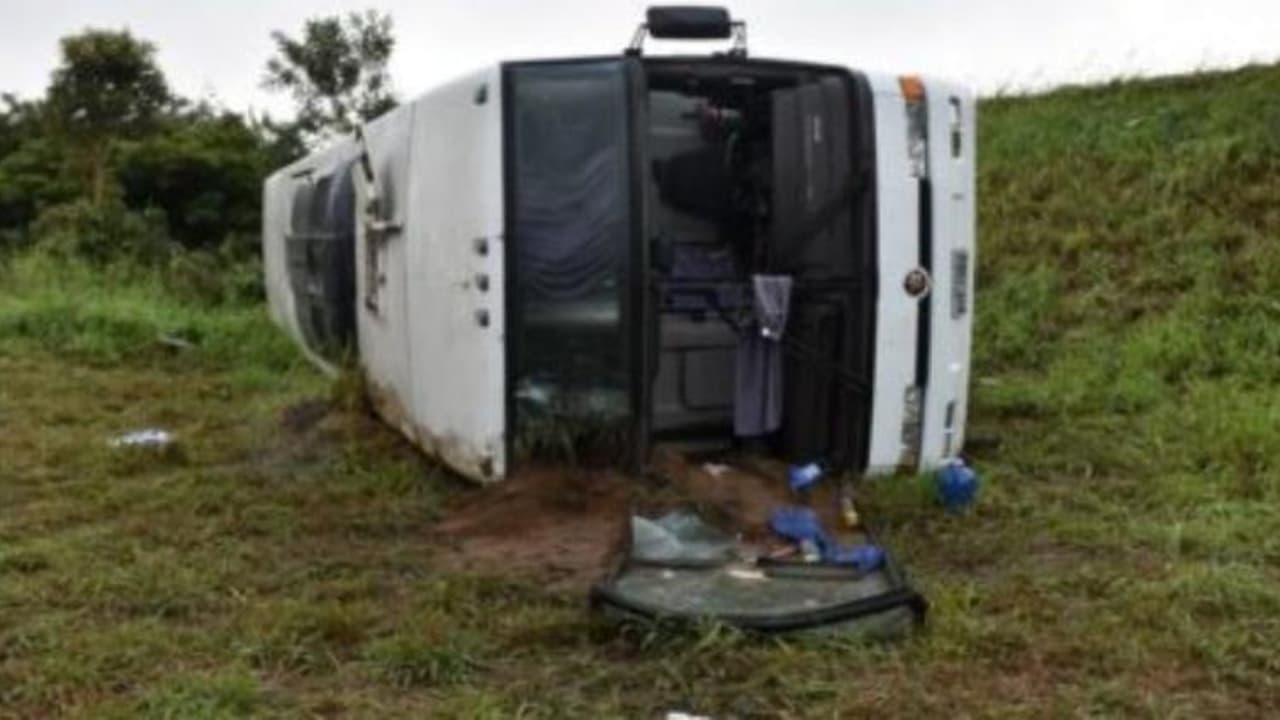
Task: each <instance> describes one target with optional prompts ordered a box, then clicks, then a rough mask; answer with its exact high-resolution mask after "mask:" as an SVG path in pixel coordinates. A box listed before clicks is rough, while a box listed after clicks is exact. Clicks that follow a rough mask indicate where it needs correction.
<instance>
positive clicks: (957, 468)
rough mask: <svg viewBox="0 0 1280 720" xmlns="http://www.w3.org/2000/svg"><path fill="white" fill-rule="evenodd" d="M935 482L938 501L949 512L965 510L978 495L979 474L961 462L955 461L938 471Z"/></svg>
mask: <svg viewBox="0 0 1280 720" xmlns="http://www.w3.org/2000/svg"><path fill="white" fill-rule="evenodd" d="M934 482H935V484H936V487H937V491H938V501H939V502H940V503H942V506H943V507H945V508H946V509H948V510H952V511H958V510H963V509H964V508H966V507H969V506H970V505H972V504H973V501H974V499H975V498H976V497H977V495H978V484H979V480H978V473H976V472H974V470H973V468H971V467H969V466H968V465H966V464H965V463H964V462H963V461H961V460H954V461H952V462H951V463H949V464H947V465H946V466H945V467H943V468H942V469H941V470H939V471H938V474H937V476H936V478H935V479H934Z"/></svg>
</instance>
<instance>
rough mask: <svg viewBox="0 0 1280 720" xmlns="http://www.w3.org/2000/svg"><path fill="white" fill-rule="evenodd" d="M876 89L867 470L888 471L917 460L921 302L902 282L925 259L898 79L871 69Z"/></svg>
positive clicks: (917, 193)
mask: <svg viewBox="0 0 1280 720" xmlns="http://www.w3.org/2000/svg"><path fill="white" fill-rule="evenodd" d="M870 80H871V83H872V89H873V92H874V96H875V123H876V183H877V184H878V187H877V194H876V197H877V222H878V225H879V227H878V233H877V236H878V237H877V241H878V257H879V259H880V268H879V276H880V279H879V297H878V298H877V304H876V350H875V352H876V359H875V383H874V386H873V392H872V415H871V450H870V453H869V454H868V463H867V473H868V474H886V473H891V472H893V471H894V470H895V469H896V468H898V467H899V466H903V465H907V466H914V465H915V463H916V456H915V448H914V445H915V444H916V443H915V440H914V438H912V437H909V435H910V434H911V433H910V432H909V431H910V428H912V427H914V426H915V422H914V421H915V418H913V417H911V415H912V414H913V413H912V412H911V411H910V409H909V407H908V406H909V404H910V403H909V402H908V397H909V396H910V395H912V394H913V393H914V392H915V389H914V385H915V368H916V352H917V338H916V335H917V322H918V320H917V318H918V314H919V302H918V301H917V300H915V299H914V298H912V297H910V296H909V295H908V294H907V292H906V290H905V289H904V287H903V281H904V279H905V278H906V276H907V273H908V272H910V271H911V270H912V269H913V268H915V267H917V266H918V265H919V259H920V258H919V235H920V229H919V228H920V224H919V216H920V212H919V202H920V193H919V183H918V181H917V180H916V178H914V177H912V176H911V170H910V166H909V163H908V156H907V120H906V108H905V105H904V103H903V100H902V94H901V91H900V90H899V88H898V82H897V80H896V79H895V78H887V77H878V76H874V75H873V76H870Z"/></svg>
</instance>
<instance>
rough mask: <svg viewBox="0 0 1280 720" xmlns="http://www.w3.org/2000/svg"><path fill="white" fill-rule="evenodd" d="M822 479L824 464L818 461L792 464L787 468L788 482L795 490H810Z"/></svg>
mask: <svg viewBox="0 0 1280 720" xmlns="http://www.w3.org/2000/svg"><path fill="white" fill-rule="evenodd" d="M821 479H822V466H821V465H819V464H818V463H816V462H811V463H809V464H807V465H792V466H791V467H790V468H788V469H787V482H788V483H789V484H790V485H791V489H792V491H794V492H800V491H802V490H808V489H809V488H811V487H813V486H814V485H816V484H817V482H818V481H819V480H821Z"/></svg>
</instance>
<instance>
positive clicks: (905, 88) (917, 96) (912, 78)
mask: <svg viewBox="0 0 1280 720" xmlns="http://www.w3.org/2000/svg"><path fill="white" fill-rule="evenodd" d="M898 85H899V86H901V87H902V98H903V99H904V100H906V101H907V102H920V101H922V100H924V82H923V81H922V80H921V79H920V76H919V75H903V76H901V77H899V78H898Z"/></svg>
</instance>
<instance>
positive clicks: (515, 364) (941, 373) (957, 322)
mask: <svg viewBox="0 0 1280 720" xmlns="http://www.w3.org/2000/svg"><path fill="white" fill-rule="evenodd" d="M974 111H975V105H974V101H973V97H972V95H971V94H970V93H969V92H968V91H967V90H966V89H964V88H961V87H959V86H956V85H952V84H948V83H945V82H940V81H935V80H932V79H924V80H923V81H921V80H918V79H916V78H901V79H900V78H893V77H881V76H868V75H866V74H863V73H858V72H854V71H850V70H848V69H846V68H839V67H831V66H826V65H816V64H805V63H797V62H791V61H786V62H778V61H770V60H758V59H747V58H746V57H745V56H744V55H739V54H732V53H731V54H730V55H727V56H725V55H721V56H713V57H661V58H656V57H654V58H650V57H641V56H639V55H638V54H628V55H623V56H614V57H604V58H586V59H566V60H554V61H535V62H512V63H502V64H498V65H494V66H491V67H488V68H485V69H483V70H480V71H477V72H474V73H472V74H469V75H467V76H465V77H462V78H459V79H458V80H456V81H454V82H452V83H449V84H447V85H444V86H442V87H439V88H436V89H434V90H432V91H430V92H428V93H426V94H424V95H422V96H421V97H419V98H417V99H415V100H413V101H412V102H409V103H406V104H404V105H402V106H400V107H399V108H397V109H395V110H393V111H391V112H389V113H387V114H386V115H384V116H382V117H380V118H378V119H377V120H374V121H373V122H371V123H369V124H368V125H367V126H366V127H364V128H363V129H362V133H360V135H358V136H357V137H354V138H348V139H345V140H342V141H341V142H339V143H337V144H336V145H334V146H333V147H331V148H328V149H326V150H324V151H322V152H317V153H315V154H312V155H309V156H307V157H305V158H302V159H301V160H299V161H297V162H296V163H294V164H292V165H290V166H288V167H286V168H283V169H281V170H279V171H278V172H276V173H274V174H273V175H272V176H271V177H270V178H269V179H268V180H267V181H266V183H265V186H264V192H263V203H264V213H263V254H264V261H265V268H266V269H265V272H266V284H267V290H268V297H269V302H270V306H271V311H272V314H273V316H274V318H275V319H276V321H277V322H278V323H279V324H280V325H281V326H282V327H283V328H284V329H285V330H286V331H287V332H289V334H290V335H292V336H293V337H294V338H295V339H296V340H297V341H298V343H299V345H301V347H302V348H303V349H304V351H305V352H306V353H307V354H308V355H309V356H310V357H311V358H312V359H313V360H314V361H315V362H317V363H318V364H320V365H321V366H322V367H326V368H329V369H331V370H332V369H333V368H334V367H335V366H336V365H338V364H339V363H341V362H342V361H344V360H348V359H354V360H355V361H356V362H358V364H359V366H360V367H361V369H362V370H363V372H364V374H365V377H366V379H367V382H368V387H369V392H370V396H371V398H372V400H373V406H374V407H375V408H376V411H377V412H378V413H379V415H380V416H381V417H382V418H384V419H385V420H386V421H387V422H388V423H390V424H392V425H394V426H395V427H397V428H399V429H400V431H401V432H403V433H404V434H405V436H407V437H408V438H409V439H410V440H412V441H413V442H414V443H415V444H417V445H418V446H420V447H421V448H422V449H423V450H424V451H426V452H428V453H430V454H432V455H434V456H436V457H438V458H440V459H441V460H443V461H444V462H445V463H447V464H448V465H449V466H451V467H452V468H454V469H455V470H457V471H458V472H459V473H461V474H463V475H465V476H467V477H470V478H473V479H475V480H478V481H481V482H493V481H497V480H500V479H502V478H503V477H504V476H505V475H506V474H507V473H508V472H509V470H510V468H511V465H512V464H513V458H514V457H515V455H516V451H517V450H518V449H520V448H522V447H524V445H522V439H521V438H522V434H529V433H533V434H536V431H537V428H538V427H542V426H543V425H544V424H545V423H546V422H548V419H549V418H550V419H551V421H560V420H564V419H565V418H566V417H568V418H569V419H570V420H577V421H585V422H587V423H589V424H598V425H601V426H615V427H617V428H618V429H619V431H620V432H621V433H622V434H623V435H624V436H625V437H626V438H627V441H628V444H627V448H628V450H629V452H630V453H632V455H631V457H632V459H633V460H639V461H640V462H643V459H644V455H645V454H646V453H647V451H648V448H649V446H650V445H651V444H652V443H654V442H658V441H664V440H671V441H685V440H690V439H693V438H696V439H699V440H701V441H723V442H726V443H727V442H732V441H733V440H734V436H735V433H736V430H735V423H734V409H735V404H736V403H741V402H742V399H741V398H742V394H741V393H742V388H741V385H740V383H735V382H734V377H735V358H740V357H742V355H741V342H742V336H741V333H742V328H741V327H735V325H734V321H735V319H737V320H741V319H743V318H746V317H747V316H748V315H749V312H748V309H749V305H750V302H749V300H750V298H749V290H750V288H751V278H752V276H753V275H756V274H772V275H786V276H788V277H791V278H792V279H793V281H794V286H793V287H794V289H793V291H792V294H791V303H790V317H789V320H788V330H787V335H786V336H784V338H792V339H793V342H794V346H793V345H788V346H787V350H788V352H787V353H786V354H785V358H786V359H785V360H784V361H782V362H783V367H784V371H783V373H784V374H783V380H782V384H781V386H780V387H781V388H782V389H783V390H784V392H785V394H784V397H783V398H782V400H781V402H782V407H783V410H782V425H781V426H780V427H777V428H774V429H772V430H771V431H770V432H769V433H768V434H767V435H765V436H764V437H763V438H756V440H759V441H761V442H758V443H756V444H755V445H754V446H753V447H765V448H768V449H769V450H771V451H772V452H774V453H775V454H777V455H778V456H780V457H783V458H785V459H787V460H792V461H811V460H816V461H820V462H824V463H827V464H829V465H832V466H839V467H846V468H852V469H854V470H857V471H862V472H865V473H868V474H875V473H886V472H891V471H893V470H895V469H899V468H908V469H912V470H924V469H928V468H931V467H935V466H938V465H939V464H941V463H943V462H945V461H946V460H948V459H949V458H951V457H954V456H956V455H957V454H958V453H959V452H960V451H961V448H962V447H963V443H964V424H965V416H966V400H967V394H968V393H967V388H968V378H969V354H970V353H969V346H970V335H971V326H972V315H973V291H974V282H973V273H974V267H975V256H974V224H975V218H974V161H975V136H974ZM744 298H745V299H744ZM792 351H794V352H792ZM739 409H740V408H739Z"/></svg>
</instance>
